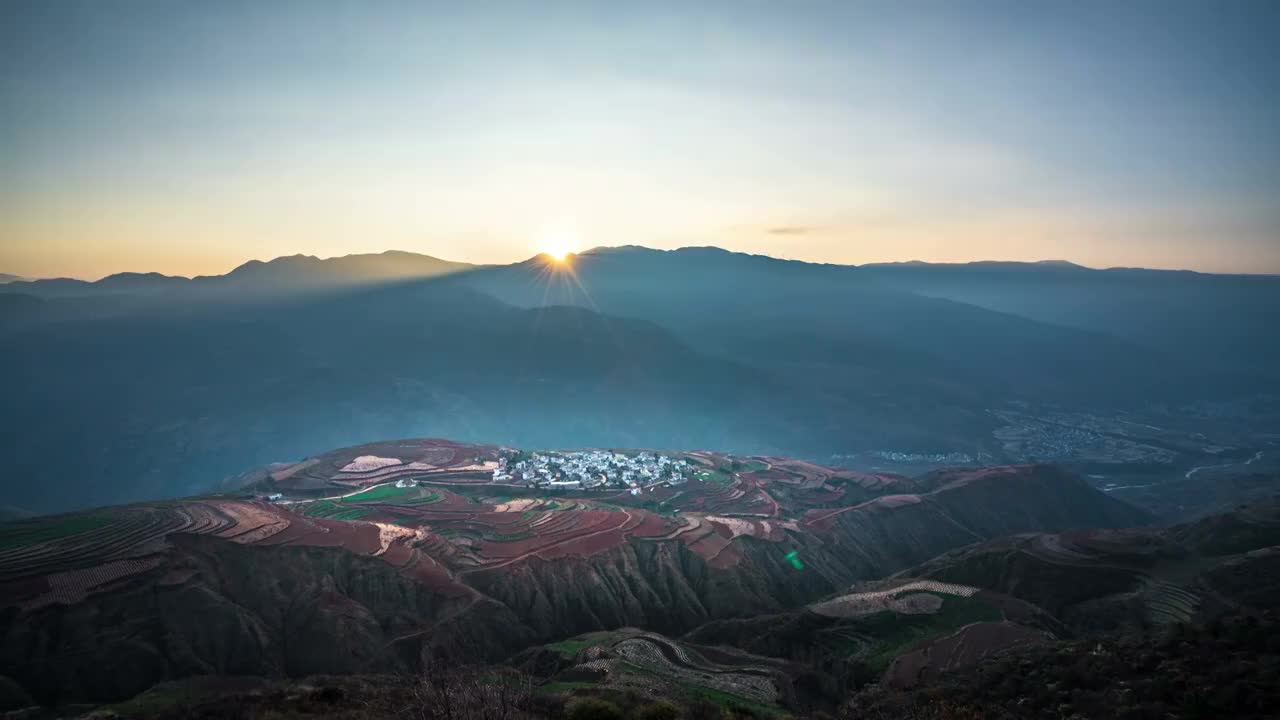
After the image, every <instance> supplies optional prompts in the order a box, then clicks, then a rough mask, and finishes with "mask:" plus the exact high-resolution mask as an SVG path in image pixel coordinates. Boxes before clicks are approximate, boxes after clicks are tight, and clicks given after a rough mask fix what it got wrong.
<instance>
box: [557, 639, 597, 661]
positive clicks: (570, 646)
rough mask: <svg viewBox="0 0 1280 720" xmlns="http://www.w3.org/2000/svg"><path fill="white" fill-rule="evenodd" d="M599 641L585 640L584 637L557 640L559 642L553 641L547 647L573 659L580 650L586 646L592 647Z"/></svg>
mask: <svg viewBox="0 0 1280 720" xmlns="http://www.w3.org/2000/svg"><path fill="white" fill-rule="evenodd" d="M597 642H599V641H598V640H584V639H579V640H561V641H560V642H557V643H551V644H550V645H548V646H547V649H548V650H554V651H556V652H558V653H560V654H561V655H563V656H564V657H566V658H569V659H572V658H574V657H576V656H577V654H578V653H579V652H581V651H582V650H585V649H586V648H589V647H591V646H592V645H595V644H596V643H597Z"/></svg>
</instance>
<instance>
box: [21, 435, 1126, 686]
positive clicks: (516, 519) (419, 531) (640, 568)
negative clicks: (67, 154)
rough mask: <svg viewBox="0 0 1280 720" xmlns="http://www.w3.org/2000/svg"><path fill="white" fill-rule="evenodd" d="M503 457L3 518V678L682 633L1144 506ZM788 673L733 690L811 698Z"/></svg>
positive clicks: (967, 480)
mask: <svg viewBox="0 0 1280 720" xmlns="http://www.w3.org/2000/svg"><path fill="white" fill-rule="evenodd" d="M506 452H509V451H505V450H502V449H500V448H495V447H492V446H468V445H461V444H456V443H447V442H444V441H426V442H423V441H402V442H395V443H381V444H377V445H374V446H365V447H358V448H349V449H347V450H342V451H336V452H334V453H330V454H327V455H324V456H319V457H317V458H313V459H311V460H307V461H305V462H303V463H299V464H297V465H294V466H276V467H273V468H269V469H268V470H267V471H266V475H265V476H264V477H263V479H261V480H259V481H258V482H259V486H260V487H262V488H266V490H264V492H267V491H271V490H274V491H276V492H283V493H287V495H286V497H285V498H284V499H283V502H282V503H275V504H272V503H263V502H260V501H255V500H249V499H237V498H235V497H209V498H202V499H191V500H183V501H175V502H168V503H153V504H144V505H134V506H125V507H120V508H108V509H102V510H96V511H92V512H89V513H82V514H76V515H66V516H56V517H53V518H41V519H36V520H31V521H23V522H20V523H11V524H9V525H6V526H4V528H3V532H0V544H2V546H3V547H2V548H0V597H2V598H3V604H4V607H3V610H0V675H3V676H6V677H8V678H10V679H12V680H13V681H15V682H16V683H17V684H18V685H19V686H21V687H22V688H23V689H24V691H25V692H26V693H28V694H30V696H32V697H34V698H35V699H37V700H39V701H40V702H44V703H64V702H68V701H86V700H87V701H100V700H112V699H124V698H127V697H129V696H132V695H134V694H136V693H138V692H141V691H143V690H145V689H146V688H148V687H150V686H151V685H153V684H155V683H157V682H163V681H166V680H174V679H180V678H185V677H191V676H198V675H253V676H267V677H300V676H305V675H311V674H317V673H325V674H360V673H377V672H384V673H385V672H400V673H416V672H420V671H421V670H422V668H424V667H426V666H427V665H429V664H430V662H431V661H432V659H433V658H436V659H439V658H450V661H451V662H471V663H477V662H484V663H493V662H499V661H501V660H503V659H504V658H508V657H510V656H512V655H513V654H515V653H518V652H520V651H522V650H525V649H527V648H530V647H533V646H537V645H539V644H543V643H549V642H555V641H560V640H563V639H566V638H571V637H573V636H576V635H579V634H581V633H584V632H595V631H607V630H618V629H621V628H627V627H634V628H642V629H644V630H645V631H648V632H652V633H661V634H664V635H676V636H678V635H681V634H683V633H685V632H688V631H691V630H694V629H695V628H697V627H699V626H700V625H704V624H705V623H707V622H709V621H721V620H730V619H734V618H751V617H756V616H762V615H770V614H777V613H784V612H790V611H793V610H794V609H796V608H800V607H802V606H804V605H805V604H806V603H813V602H815V601H818V600H821V599H822V598H824V597H829V596H832V595H833V594H839V593H842V592H844V591H846V589H847V588H849V586H850V585H851V584H852V583H855V582H858V581H865V580H870V579H875V578H882V577H885V576H887V575H889V574H891V573H894V572H896V571H899V570H902V569H904V568H907V567H910V566H913V565H916V564H918V563H920V562H923V561H925V560H928V559H929V558H931V557H934V556H936V555H938V554H939V553H943V552H946V551H948V550H950V549H953V548H956V547H960V546H963V545H967V544H970V543H972V542H975V541H983V540H989V539H992V538H995V537H999V536H1004V535H1009V534H1011V533H1025V532H1033V531H1045V530H1057V529H1065V528H1069V527H1119V526H1128V525H1133V524H1136V523H1141V522H1143V521H1145V519H1146V518H1145V516H1144V515H1143V514H1142V513H1140V512H1138V511H1136V510H1134V509H1132V508H1129V507H1128V506H1125V505H1123V504H1122V503H1119V502H1116V501H1114V500H1111V499H1109V498H1107V497H1106V496H1104V495H1102V494H1101V493H1098V492H1097V491H1095V490H1093V489H1091V488H1090V487H1088V486H1087V485H1086V484H1085V483H1083V482H1081V481H1079V480H1078V479H1075V478H1073V477H1070V476H1067V475H1065V474H1062V473H1060V472H1057V471H1055V470H1053V469H1052V468H1045V467H1035V466H1029V467H1020V468H997V469H992V470H986V471H977V472H969V473H962V474H957V475H949V476H945V477H942V476H939V477H929V478H922V479H918V480H911V479H908V478H898V477H893V476H870V475H862V474H858V473H850V472H848V471H840V470H832V469H827V468H820V467H818V466H813V465H809V464H807V463H799V462H795V461H788V460H783V459H779V458H732V457H729V456H724V455H718V454H710V453H702V454H691V455H689V456H687V461H688V462H690V463H692V464H693V465H694V466H695V467H700V468H703V469H702V470H697V471H696V473H697V474H698V478H699V479H693V480H690V481H688V482H687V483H685V484H682V485H675V486H665V487H660V486H654V488H653V489H651V490H646V491H643V492H641V493H639V494H638V495H637V494H633V493H631V492H630V491H627V490H622V491H612V492H605V493H603V494H602V493H600V492H598V491H597V492H594V493H593V492H586V491H582V492H578V493H569V494H567V495H566V494H563V493H562V494H553V495H547V494H546V491H543V492H542V493H537V492H534V493H530V492H529V491H527V490H520V489H519V488H517V487H515V486H512V485H509V484H504V483H501V482H495V481H493V480H492V479H491V478H489V476H488V472H489V471H488V468H490V467H492V466H495V465H496V464H497V463H496V462H494V458H500V457H502V453H506ZM320 477H333V478H334V480H333V481H331V482H338V483H343V484H346V485H347V487H346V488H344V489H343V490H342V494H343V495H346V496H347V497H335V496H333V495H332V492H333V491H332V490H330V489H327V487H326V486H325V485H324V484H318V483H317V482H316V481H315V479H316V478H320ZM393 480H394V481H393ZM353 488H365V489H363V490H358V491H357V490H353ZM353 493H354V494H353ZM325 497H328V498H329V499H322V498H325ZM1011 507H1013V508H1017V510H1016V511H1010V509H1009V508H1011ZM677 510H678V512H677ZM903 592H906V591H903ZM925 594H926V595H927V594H928V593H927V592H926V593H925ZM930 597H932V596H930ZM911 602H916V601H911ZM920 602H924V605H923V606H922V607H923V608H924V609H923V610H922V612H924V613H925V614H929V613H930V612H933V610H936V609H937V608H938V607H943V605H935V603H934V601H933V600H930V599H927V598H926V599H924V600H921V601H920ZM942 602H943V603H944V604H945V603H946V602H947V601H946V600H945V599H944V600H943V601H942ZM1000 603H1004V604H1003V605H1001V604H1000ZM997 605H999V607H1006V608H1012V609H1008V610H1007V611H1008V612H1013V613H1015V614H1020V615H1025V614H1027V613H1028V612H1033V611H1024V610H1022V609H1019V608H1020V606H1019V607H1015V606H1014V605H1010V604H1008V603H1007V602H1005V601H999V603H997ZM930 608H932V609H933V610H931V609H930ZM1000 612H1002V613H1003V612H1006V610H1000ZM1045 622H1046V623H1048V624H1046V625H1045V627H1046V628H1048V627H1050V625H1051V624H1052V621H1051V620H1046V621H1045ZM623 639H626V638H623ZM647 642H651V641H648V640H637V641H636V642H635V643H633V645H635V647H632V646H626V647H625V648H623V649H621V650H616V651H611V652H635V653H639V654H640V655H638V656H637V658H638V659H635V660H634V661H632V660H627V662H628V663H632V664H634V663H636V662H638V663H641V664H643V663H644V662H645V660H644V658H645V657H651V656H652V653H653V652H660V651H661V649H660V648H659V650H654V649H652V648H649V647H647V646H644V643H647ZM657 642H661V640H659V641H657ZM583 647H585V646H583ZM893 647H896V646H891V645H885V646H884V647H882V648H881V652H882V653H884V654H885V657H886V658H888V659H892V657H893V655H892V654H891V653H892V650H893ZM667 652H670V653H674V654H673V655H672V657H676V658H677V662H679V663H686V664H687V663H689V662H691V661H689V660H687V659H684V658H681V656H680V655H679V653H678V651H677V650H674V649H672V650H669V651H667ZM571 657H572V655H571ZM600 659H601V660H604V659H607V658H600ZM708 661H709V662H712V663H719V664H723V662H722V660H717V659H714V658H708ZM655 662H656V661H655ZM784 662H791V661H784ZM694 664H695V665H696V662H694ZM553 670H554V668H553ZM775 674H776V673H775ZM618 677H622V675H619V676H618ZM780 677H790V675H789V673H787V672H782V674H781V675H780ZM769 682H770V683H773V681H772V680H770V681H769ZM839 682H845V681H844V680H840V681H839ZM820 684H821V683H820ZM771 687H772V688H773V690H769V689H768V688H764V689H760V690H759V691H758V692H757V691H745V690H744V691H740V692H739V694H738V695H735V696H739V697H744V696H743V695H741V692H746V693H747V694H746V695H745V697H748V698H751V697H754V698H756V699H757V700H758V701H760V702H763V703H764V704H767V705H774V704H776V703H778V702H783V701H785V700H786V698H787V697H789V696H791V695H794V694H795V692H797V691H796V690H794V689H793V688H792V687H791V681H790V680H787V681H786V682H782V683H781V684H779V683H774V684H772V685H771ZM789 688H790V689H789ZM721 691H724V690H723V689H722V690H721ZM730 692H731V694H733V692H732V688H731V689H730ZM804 692H808V691H803V692H802V694H803V693H804Z"/></svg>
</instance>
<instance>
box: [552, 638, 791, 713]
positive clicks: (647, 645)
mask: <svg viewBox="0 0 1280 720" xmlns="http://www.w3.org/2000/svg"><path fill="white" fill-rule="evenodd" d="M546 647H547V648H548V649H551V650H555V651H556V652H559V653H561V654H563V655H565V656H566V657H567V658H572V659H573V660H574V664H573V665H572V666H571V667H569V668H567V669H566V670H564V671H562V672H560V673H559V674H558V675H556V676H555V677H553V678H551V679H550V680H549V681H548V682H547V687H548V688H549V689H551V690H557V689H562V688H563V687H564V686H565V685H566V683H577V684H579V686H580V687H587V688H590V687H609V688H614V689H627V688H630V689H636V690H644V691H648V692H654V691H659V690H661V691H665V692H670V691H671V690H672V689H673V688H674V689H676V690H677V691H683V692H685V693H689V694H693V695H700V696H704V697H708V696H709V697H713V698H715V697H716V696H717V695H723V698H722V699H725V700H728V701H731V702H736V703H737V704H740V705H748V706H752V705H754V706H758V707H760V708H761V709H762V710H763V711H764V712H766V713H771V712H772V711H773V710H775V709H776V705H775V704H776V703H777V702H778V700H779V697H780V691H779V688H778V678H779V676H780V672H781V669H780V668H781V664H780V663H779V661H777V660H774V659H771V658H762V657H756V656H752V655H747V654H745V653H736V654H728V653H725V652H719V653H718V654H717V658H718V661H714V660H711V659H709V658H708V657H706V656H705V655H704V654H703V653H702V652H700V651H699V650H696V649H694V648H693V647H691V646H688V645H685V644H684V643H681V642H678V641H675V640H672V639H670V638H667V637H665V636H662V635H658V634H655V633H648V632H643V631H640V630H635V629H629V628H628V629H623V630H618V631H614V632H610V633H593V634H590V635H585V636H582V637H580V638H572V639H569V640H565V641H561V642H559V643H553V644H551V645H548V646H546ZM726 660H728V661H730V662H725V661H726Z"/></svg>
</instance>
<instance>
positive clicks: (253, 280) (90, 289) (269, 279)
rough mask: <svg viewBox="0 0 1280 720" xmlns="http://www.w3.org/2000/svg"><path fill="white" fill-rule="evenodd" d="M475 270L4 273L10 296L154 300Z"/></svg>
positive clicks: (393, 260)
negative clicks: (86, 276)
mask: <svg viewBox="0 0 1280 720" xmlns="http://www.w3.org/2000/svg"><path fill="white" fill-rule="evenodd" d="M473 267H475V266H474V265H471V264H469V263H459V262H452V261H449V260H441V259H439V258H433V257H430V256H428V255H418V254H416V253H410V252H402V251H399V250H389V251H387V252H384V253H377V254H372V253H370V254H363V255H345V256H342V257H336V258H327V259H321V258H318V257H315V256H313V255H290V256H287V257H278V258H276V259H274V260H270V261H267V262H262V261H260V260H250V261H249V262H246V263H244V264H243V265H240V266H239V267H237V268H235V269H234V270H232V271H231V272H229V273H227V274H225V275H200V276H197V277H194V278H185V277H176V276H172V275H162V274H160V273H132V272H123V273H116V274H114V275H108V276H106V277H104V278H102V279H101V280H94V281H87V280H76V279H73V278H53V279H47V280H24V279H23V278H20V277H18V276H16V275H3V274H0V282H5V283H9V284H10V286H9V287H7V288H5V289H4V291H5V292H19V293H25V294H29V295H35V296H37V297H42V298H64V297H86V296H98V295H133V294H136V295H152V294H166V293H173V292H177V291H186V292H191V293H217V292H232V293H237V294H238V293H244V292H249V293H254V294H266V295H270V294H279V293H287V292H296V291H300V290H314V289H318V288H332V287H343V286H348V285H360V284H366V283H378V282H389V281H395V280H407V279H415V278H428V277H434V276H436V275H444V274H447V273H451V272H459V271H461V270H468V269H470V268H473Z"/></svg>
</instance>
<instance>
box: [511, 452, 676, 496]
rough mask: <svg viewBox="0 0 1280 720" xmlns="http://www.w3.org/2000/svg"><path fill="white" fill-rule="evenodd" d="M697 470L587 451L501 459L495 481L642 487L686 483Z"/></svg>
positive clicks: (645, 457) (641, 456)
mask: <svg viewBox="0 0 1280 720" xmlns="http://www.w3.org/2000/svg"><path fill="white" fill-rule="evenodd" d="M692 470H693V468H692V466H690V465H689V463H688V461H686V460H685V459H683V458H673V457H669V456H667V455H659V454H657V453H648V452H642V453H637V454H635V455H627V454H624V453H615V452H608V451H605V450H587V451H583V452H545V453H543V452H535V453H527V454H525V453H522V454H519V455H516V456H515V457H514V458H513V459H511V460H510V461H509V460H508V459H507V458H505V457H504V458H501V459H500V460H499V461H498V467H497V468H496V469H495V470H494V471H493V480H494V482H523V483H526V484H528V485H529V486H530V487H548V488H596V487H605V486H612V487H618V488H631V489H632V490H633V491H634V492H639V489H640V488H643V487H647V486H650V485H656V484H658V483H663V482H666V483H671V484H679V483H683V482H686V481H687V480H688V479H689V475H690V473H691V472H692Z"/></svg>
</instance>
